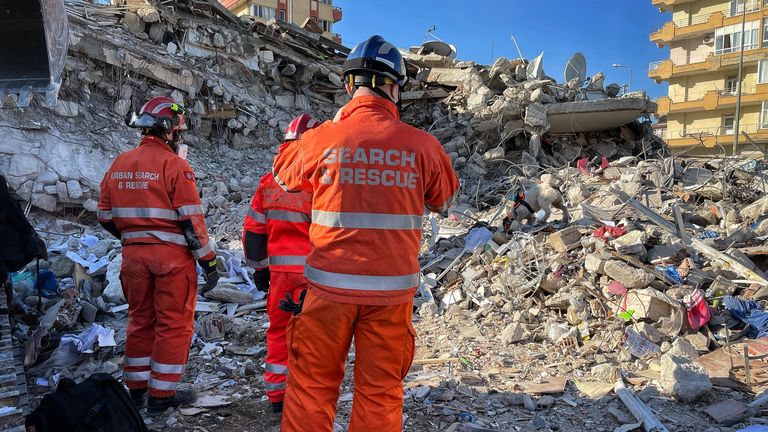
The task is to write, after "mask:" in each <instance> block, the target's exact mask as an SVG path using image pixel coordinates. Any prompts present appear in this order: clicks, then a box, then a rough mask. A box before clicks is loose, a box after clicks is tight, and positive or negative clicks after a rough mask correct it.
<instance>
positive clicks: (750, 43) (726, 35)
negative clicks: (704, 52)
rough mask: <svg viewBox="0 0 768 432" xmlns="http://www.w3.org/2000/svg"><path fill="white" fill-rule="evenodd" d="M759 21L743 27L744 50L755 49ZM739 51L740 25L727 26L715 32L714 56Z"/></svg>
mask: <svg viewBox="0 0 768 432" xmlns="http://www.w3.org/2000/svg"><path fill="white" fill-rule="evenodd" d="M759 27H760V21H750V22H748V23H746V24H745V25H744V49H745V50H751V49H755V48H757V40H758V32H759ZM740 49H741V24H734V25H729V26H726V27H721V28H719V29H717V30H715V55H721V54H728V53H732V52H738V51H739V50H740Z"/></svg>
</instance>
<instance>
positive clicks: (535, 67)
mask: <svg viewBox="0 0 768 432" xmlns="http://www.w3.org/2000/svg"><path fill="white" fill-rule="evenodd" d="M543 61H544V53H543V52H542V53H541V54H539V56H538V57H536V58H535V59H533V61H531V62H530V63H529V64H528V68H527V69H526V70H525V74H526V78H528V79H529V80H532V79H544V63H543Z"/></svg>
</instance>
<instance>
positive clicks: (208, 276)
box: [197, 258, 219, 294]
mask: <svg viewBox="0 0 768 432" xmlns="http://www.w3.org/2000/svg"><path fill="white" fill-rule="evenodd" d="M197 263H198V264H200V267H202V268H203V278H204V279H205V285H204V286H203V291H202V292H201V294H205V293H207V292H208V291H210V290H212V289H214V288H215V287H216V284H217V283H219V271H218V269H217V268H216V264H218V261H217V260H216V258H214V259H212V260H209V261H206V260H200V261H198V262H197Z"/></svg>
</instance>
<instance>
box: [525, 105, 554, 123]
mask: <svg viewBox="0 0 768 432" xmlns="http://www.w3.org/2000/svg"><path fill="white" fill-rule="evenodd" d="M525 124H527V125H528V126H531V127H534V128H542V129H548V128H549V123H547V107H545V106H544V105H542V104H540V103H538V102H536V103H532V104H530V105H528V107H527V108H526V109H525Z"/></svg>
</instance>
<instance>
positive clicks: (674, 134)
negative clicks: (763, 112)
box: [664, 124, 768, 140]
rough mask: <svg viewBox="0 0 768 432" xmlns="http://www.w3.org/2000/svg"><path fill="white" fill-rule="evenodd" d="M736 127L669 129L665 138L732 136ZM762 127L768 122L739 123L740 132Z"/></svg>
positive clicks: (748, 131) (752, 130)
mask: <svg viewBox="0 0 768 432" xmlns="http://www.w3.org/2000/svg"><path fill="white" fill-rule="evenodd" d="M734 127H735V126H729V127H728V128H726V127H725V126H718V127H710V128H699V129H672V130H670V129H667V131H666V133H665V136H664V139H667V140H669V139H679V138H691V137H692V138H698V137H699V136H701V137H702V138H703V137H709V136H732V135H733V134H734V133H735V131H734V129H733V128H734ZM761 129H768V124H765V125H763V124H746V125H745V124H739V132H746V133H756V132H758V131H759V130H761Z"/></svg>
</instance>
